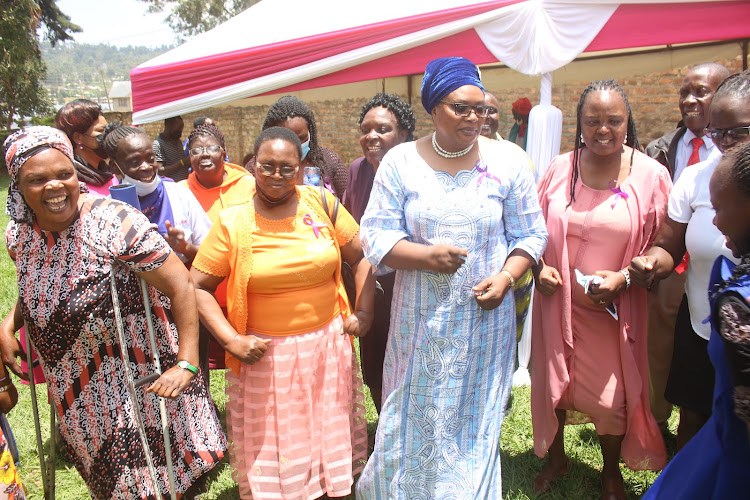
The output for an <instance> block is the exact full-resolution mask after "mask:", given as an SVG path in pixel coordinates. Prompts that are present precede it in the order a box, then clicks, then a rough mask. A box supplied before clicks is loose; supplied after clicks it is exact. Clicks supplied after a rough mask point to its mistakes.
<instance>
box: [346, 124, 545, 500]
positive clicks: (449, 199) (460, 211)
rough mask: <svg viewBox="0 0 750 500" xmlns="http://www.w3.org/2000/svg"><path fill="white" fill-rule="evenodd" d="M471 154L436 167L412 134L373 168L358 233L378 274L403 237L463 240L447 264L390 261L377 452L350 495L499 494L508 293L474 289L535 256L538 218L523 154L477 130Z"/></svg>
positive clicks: (511, 319)
mask: <svg viewBox="0 0 750 500" xmlns="http://www.w3.org/2000/svg"><path fill="white" fill-rule="evenodd" d="M480 154H481V159H480V161H479V162H477V164H476V165H475V167H474V168H473V169H471V170H462V171H460V172H458V173H457V174H456V175H455V176H451V175H450V174H448V173H446V172H441V171H436V170H434V169H433V168H431V167H430V165H428V164H427V163H425V161H424V160H423V159H422V157H421V156H420V155H419V153H418V152H417V149H416V146H415V144H414V143H406V144H401V145H399V146H396V147H395V148H393V149H391V150H390V151H389V152H388V154H387V155H386V157H385V158H384V160H383V162H382V163H381V164H380V168H378V172H377V174H376V175H375V182H374V185H373V188H372V194H371V195H370V203H369V205H368V206H367V210H366V211H365V214H364V216H363V217H362V225H361V226H360V235H361V238H362V246H363V248H364V250H365V255H366V256H367V258H368V259H369V260H370V262H371V263H373V265H375V266H377V272H378V273H381V274H382V273H384V272H390V271H392V269H390V268H388V267H387V266H385V265H384V264H383V258H384V256H385V255H387V254H388V253H389V252H390V251H391V249H392V248H393V247H394V245H395V244H396V243H398V242H399V241H400V240H402V239H404V238H408V240H409V241H412V242H416V243H420V244H424V245H435V244H439V243H442V244H449V245H454V246H459V247H462V248H465V249H467V251H468V258H467V259H466V262H465V263H464V264H463V265H462V266H461V267H460V268H459V269H458V271H456V272H455V273H453V274H443V273H436V272H431V271H421V270H397V271H396V282H395V287H394V292H393V304H392V313H391V327H390V331H389V333H388V345H387V348H386V354H385V362H384V366H383V408H382V411H381V413H380V424H379V426H378V432H377V436H376V439H375V450H374V452H373V454H372V456H371V457H370V459H369V461H368V462H367V465H366V466H365V470H364V471H363V472H362V476H361V478H360V480H359V482H358V483H357V498H367V499H375V498H398V499H408V500H417V499H425V500H427V499H451V500H464V499H465V500H469V499H471V500H474V499H492V498H502V494H501V475H500V450H499V439H500V427H501V425H502V422H503V417H504V407H505V403H506V402H507V400H508V396H509V394H510V389H511V382H512V380H511V379H512V375H513V370H514V368H515V352H516V330H515V311H514V300H513V293H507V294H506V295H505V298H504V300H503V301H502V303H501V304H500V305H499V306H498V307H497V308H495V309H493V310H491V311H485V310H483V309H481V308H480V307H479V305H477V302H476V300H475V298H474V293H473V291H472V287H473V286H475V285H477V284H479V283H480V282H481V281H482V280H484V279H485V278H487V277H489V276H493V275H495V274H497V273H498V272H500V270H501V269H502V267H503V264H504V263H505V259H506V258H507V257H508V254H509V253H510V252H512V251H513V250H514V249H519V250H524V251H525V252H527V253H528V254H529V255H530V256H531V257H532V258H533V259H537V258H538V257H539V256H540V255H541V254H542V252H543V251H544V247H545V244H546V235H547V233H546V230H545V228H544V219H542V214H541V210H540V209H539V205H538V201H537V196H536V191H535V187H534V180H533V177H532V175H531V169H530V168H529V159H528V156H526V154H525V153H524V152H523V151H521V150H520V149H519V148H517V147H516V146H514V145H511V144H510V143H507V142H497V141H492V142H491V141H489V140H485V139H480Z"/></svg>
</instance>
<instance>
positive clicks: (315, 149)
mask: <svg viewBox="0 0 750 500" xmlns="http://www.w3.org/2000/svg"><path fill="white" fill-rule="evenodd" d="M297 117H300V118H304V120H305V121H306V122H307V130H308V132H309V133H310V152H309V153H307V159H308V160H309V161H310V163H311V164H312V165H313V166H316V167H318V168H320V170H321V172H322V171H323V168H324V167H325V160H324V159H323V151H321V149H320V146H319V145H318V127H317V126H316V125H315V115H314V114H313V112H312V110H311V109H310V107H309V106H308V105H307V104H305V103H304V101H302V100H301V99H300V98H299V97H294V96H291V95H285V96H284V97H282V98H281V99H279V100H278V101H276V102H275V103H273V104H272V105H271V107H270V108H268V113H267V114H266V119H265V121H264V122H263V130H265V129H267V128H270V127H281V126H283V124H284V122H285V121H287V120H289V119H291V118H297Z"/></svg>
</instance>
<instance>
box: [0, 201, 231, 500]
mask: <svg viewBox="0 0 750 500" xmlns="http://www.w3.org/2000/svg"><path fill="white" fill-rule="evenodd" d="M79 209H80V213H79V216H78V218H77V219H76V220H75V221H74V222H73V223H72V224H71V225H70V227H69V228H67V229H66V230H65V231H62V232H59V233H51V232H45V231H42V230H40V229H39V227H38V226H36V225H32V224H26V223H23V224H17V223H14V222H11V223H10V224H9V226H8V230H7V231H6V244H7V246H8V251H9V253H10V254H11V257H13V259H14V260H15V263H16V268H17V270H18V292H19V297H20V300H21V307H22V311H23V315H24V318H25V321H26V322H27V323H28V330H27V334H28V335H30V337H31V340H32V342H33V343H34V346H35V348H36V351H37V353H38V354H39V358H40V361H41V365H42V368H43V369H44V374H45V377H46V379H47V381H48V383H49V392H50V395H51V398H52V402H53V404H54V405H55V406H56V407H57V412H58V415H59V417H60V432H61V433H62V436H63V439H64V440H65V442H66V444H67V446H68V447H69V448H70V449H71V450H72V451H73V462H74V464H75V466H76V468H77V469H78V471H79V472H80V474H81V476H82V477H83V479H84V481H85V482H86V484H87V485H88V487H89V492H90V493H91V495H92V496H93V497H94V498H97V499H104V498H154V491H153V485H152V481H151V478H150V476H149V473H148V469H147V466H146V462H145V458H144V454H143V449H142V447H141V443H140V440H139V434H138V429H137V426H136V424H135V418H134V411H136V409H135V407H134V406H133V403H132V401H131V399H130V396H129V395H128V392H127V389H126V379H125V377H126V375H125V372H124V369H123V362H122V359H121V356H120V349H121V346H120V344H119V342H118V340H117V334H116V330H115V326H114V313H113V306H112V297H111V294H110V272H111V271H112V269H113V267H114V269H115V276H116V283H117V291H118V296H119V302H120V308H121V313H122V318H123V324H124V328H125V337H126V339H127V341H128V345H127V346H126V347H127V350H128V356H129V358H130V364H131V369H132V370H133V372H134V376H135V377H137V378H138V377H143V376H145V375H148V374H151V373H154V371H155V369H154V366H153V364H152V363H151V349H150V344H149V342H148V337H147V335H148V333H147V325H146V318H145V314H144V308H143V301H142V297H141V294H140V286H139V283H140V282H139V278H138V276H137V275H136V274H135V273H133V272H132V271H141V272H146V271H150V270H154V269H157V268H158V267H159V266H161V265H162V264H163V263H164V262H165V260H166V259H167V257H168V256H169V253H170V250H169V246H168V245H167V243H166V242H165V241H164V239H163V238H162V237H161V236H160V235H159V234H158V233H157V232H156V229H155V226H154V225H152V224H150V223H149V222H148V220H147V219H146V218H145V217H144V216H143V215H142V214H140V213H139V212H137V211H135V209H133V208H131V207H130V206H129V205H126V204H124V203H120V202H118V201H115V200H108V199H105V198H101V197H99V196H95V195H81V199H80V200H79ZM149 291H150V293H149V296H150V297H149V298H150V300H151V306H152V310H151V316H152V320H153V323H154V329H155V334H156V338H157V342H158V344H159V356H160V358H161V363H162V367H164V368H165V369H166V368H167V367H171V366H173V365H174V364H175V363H176V362H177V341H178V339H177V330H176V328H175V326H174V323H173V321H172V319H171V313H170V311H169V300H168V299H167V298H166V297H165V296H163V295H162V294H161V293H159V292H158V291H156V290H155V289H154V288H149ZM136 391H138V394H139V398H140V399H139V401H138V405H139V407H140V411H141V414H142V415H143V418H144V423H145V426H146V435H147V438H148V442H149V445H150V447H151V454H152V456H153V457H154V465H155V467H156V469H157V473H158V475H159V483H160V484H159V487H160V489H161V491H162V492H163V493H165V494H166V493H167V489H168V487H167V485H168V480H167V469H166V459H165V453H164V452H165V450H164V444H163V435H162V432H161V420H160V418H159V402H158V398H157V397H156V396H154V395H153V394H151V393H148V394H147V393H145V392H144V390H143V389H136ZM166 403H167V411H168V412H169V423H170V438H171V441H172V458H173V461H174V468H175V480H176V485H177V486H176V489H177V491H178V492H184V491H185V490H186V489H187V488H188V487H189V486H190V485H191V484H192V483H193V482H194V480H195V479H196V478H198V477H199V476H201V475H202V474H204V473H205V472H207V471H208V470H210V469H211V468H212V467H213V466H214V465H215V464H216V463H217V462H218V461H219V460H221V458H222V457H223V455H224V451H225V449H226V438H225V436H224V433H223V432H222V430H221V425H220V423H219V419H218V417H217V416H216V412H215V410H214V405H213V402H212V401H211V398H210V395H209V394H208V391H207V389H206V387H205V385H204V383H203V377H201V376H196V377H194V378H193V381H192V383H191V385H190V386H189V387H188V388H187V389H186V390H185V391H184V392H183V393H182V394H181V395H180V396H179V397H178V398H177V399H176V400H167V401H166Z"/></svg>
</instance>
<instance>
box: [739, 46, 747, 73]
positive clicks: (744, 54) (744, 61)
mask: <svg viewBox="0 0 750 500" xmlns="http://www.w3.org/2000/svg"><path fill="white" fill-rule="evenodd" d="M740 46H741V47H742V71H745V70H747V39H744V40H742V41H741V42H740Z"/></svg>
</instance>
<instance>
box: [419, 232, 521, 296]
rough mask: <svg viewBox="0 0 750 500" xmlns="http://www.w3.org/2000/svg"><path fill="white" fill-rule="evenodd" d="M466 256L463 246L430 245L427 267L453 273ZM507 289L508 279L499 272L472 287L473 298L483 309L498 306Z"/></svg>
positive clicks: (508, 287) (431, 269)
mask: <svg viewBox="0 0 750 500" xmlns="http://www.w3.org/2000/svg"><path fill="white" fill-rule="evenodd" d="M468 256H469V253H468V251H467V250H466V249H465V248H460V247H455V246H453V245H445V244H439V245H430V246H429V247H428V261H427V269H428V270H430V271H434V272H436V273H442V274H453V273H455V272H456V271H458V269H459V268H460V267H461V266H462V265H463V264H464V262H466V258H467V257H468ZM508 289H510V281H509V280H508V277H507V276H505V275H503V274H500V273H498V274H495V275H493V276H490V277H488V278H485V279H483V280H482V281H481V282H480V283H479V284H478V285H476V286H474V287H472V290H473V291H474V300H476V301H477V305H479V307H481V308H482V309H484V310H485V311H489V310H492V309H495V308H496V307H498V306H499V305H500V303H502V301H503V298H504V297H505V294H506V293H507V292H508Z"/></svg>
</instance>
